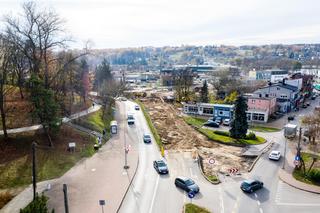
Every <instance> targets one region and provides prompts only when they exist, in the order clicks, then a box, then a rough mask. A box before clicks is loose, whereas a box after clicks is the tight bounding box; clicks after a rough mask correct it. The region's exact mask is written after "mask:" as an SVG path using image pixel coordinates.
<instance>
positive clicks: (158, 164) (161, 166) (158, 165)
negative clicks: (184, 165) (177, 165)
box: [153, 160, 169, 174]
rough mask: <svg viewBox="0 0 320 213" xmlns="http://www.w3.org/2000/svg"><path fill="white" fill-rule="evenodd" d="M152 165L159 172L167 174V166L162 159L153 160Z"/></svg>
mask: <svg viewBox="0 0 320 213" xmlns="http://www.w3.org/2000/svg"><path fill="white" fill-rule="evenodd" d="M153 167H154V169H155V170H156V171H157V172H158V173H159V174H168V173H169V170H168V166H167V164H166V163H165V162H164V161H163V160H155V161H153Z"/></svg>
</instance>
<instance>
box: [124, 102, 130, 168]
mask: <svg viewBox="0 0 320 213" xmlns="http://www.w3.org/2000/svg"><path fill="white" fill-rule="evenodd" d="M124 112H125V113H124V121H125V120H126V117H125V116H126V105H124ZM123 126H124V129H123V134H124V135H123V140H124V166H123V168H124V169H129V166H128V156H127V155H128V151H129V150H128V147H127V141H126V127H125V123H124V125H123Z"/></svg>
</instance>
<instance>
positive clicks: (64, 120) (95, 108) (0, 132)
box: [0, 104, 101, 135]
mask: <svg viewBox="0 0 320 213" xmlns="http://www.w3.org/2000/svg"><path fill="white" fill-rule="evenodd" d="M100 108H101V105H98V104H95V105H94V106H91V107H90V108H88V109H86V110H83V111H81V112H78V113H75V114H72V115H71V116H70V117H69V118H67V117H64V118H62V123H67V122H69V121H71V120H73V119H77V118H79V117H82V116H85V115H87V114H90V113H92V112H95V111H98V110H99V109H100ZM41 128H42V125H40V124H37V125H33V126H27V127H21V128H15V129H8V130H7V132H8V134H14V133H21V132H28V131H34V130H38V129H41ZM0 135H3V130H0Z"/></svg>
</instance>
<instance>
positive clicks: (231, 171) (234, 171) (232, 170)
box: [228, 168, 239, 174]
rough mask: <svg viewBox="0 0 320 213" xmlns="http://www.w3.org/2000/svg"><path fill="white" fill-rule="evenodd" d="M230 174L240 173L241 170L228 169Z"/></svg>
mask: <svg viewBox="0 0 320 213" xmlns="http://www.w3.org/2000/svg"><path fill="white" fill-rule="evenodd" d="M228 172H229V173H230V174H235V173H237V172H239V169H237V168H231V169H228Z"/></svg>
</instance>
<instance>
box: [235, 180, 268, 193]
mask: <svg viewBox="0 0 320 213" xmlns="http://www.w3.org/2000/svg"><path fill="white" fill-rule="evenodd" d="M262 187H263V183H262V182H261V181H259V180H245V181H243V182H242V183H241V185H240V188H241V190H242V191H244V192H249V193H252V192H254V191H256V190H258V189H261V188H262Z"/></svg>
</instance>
